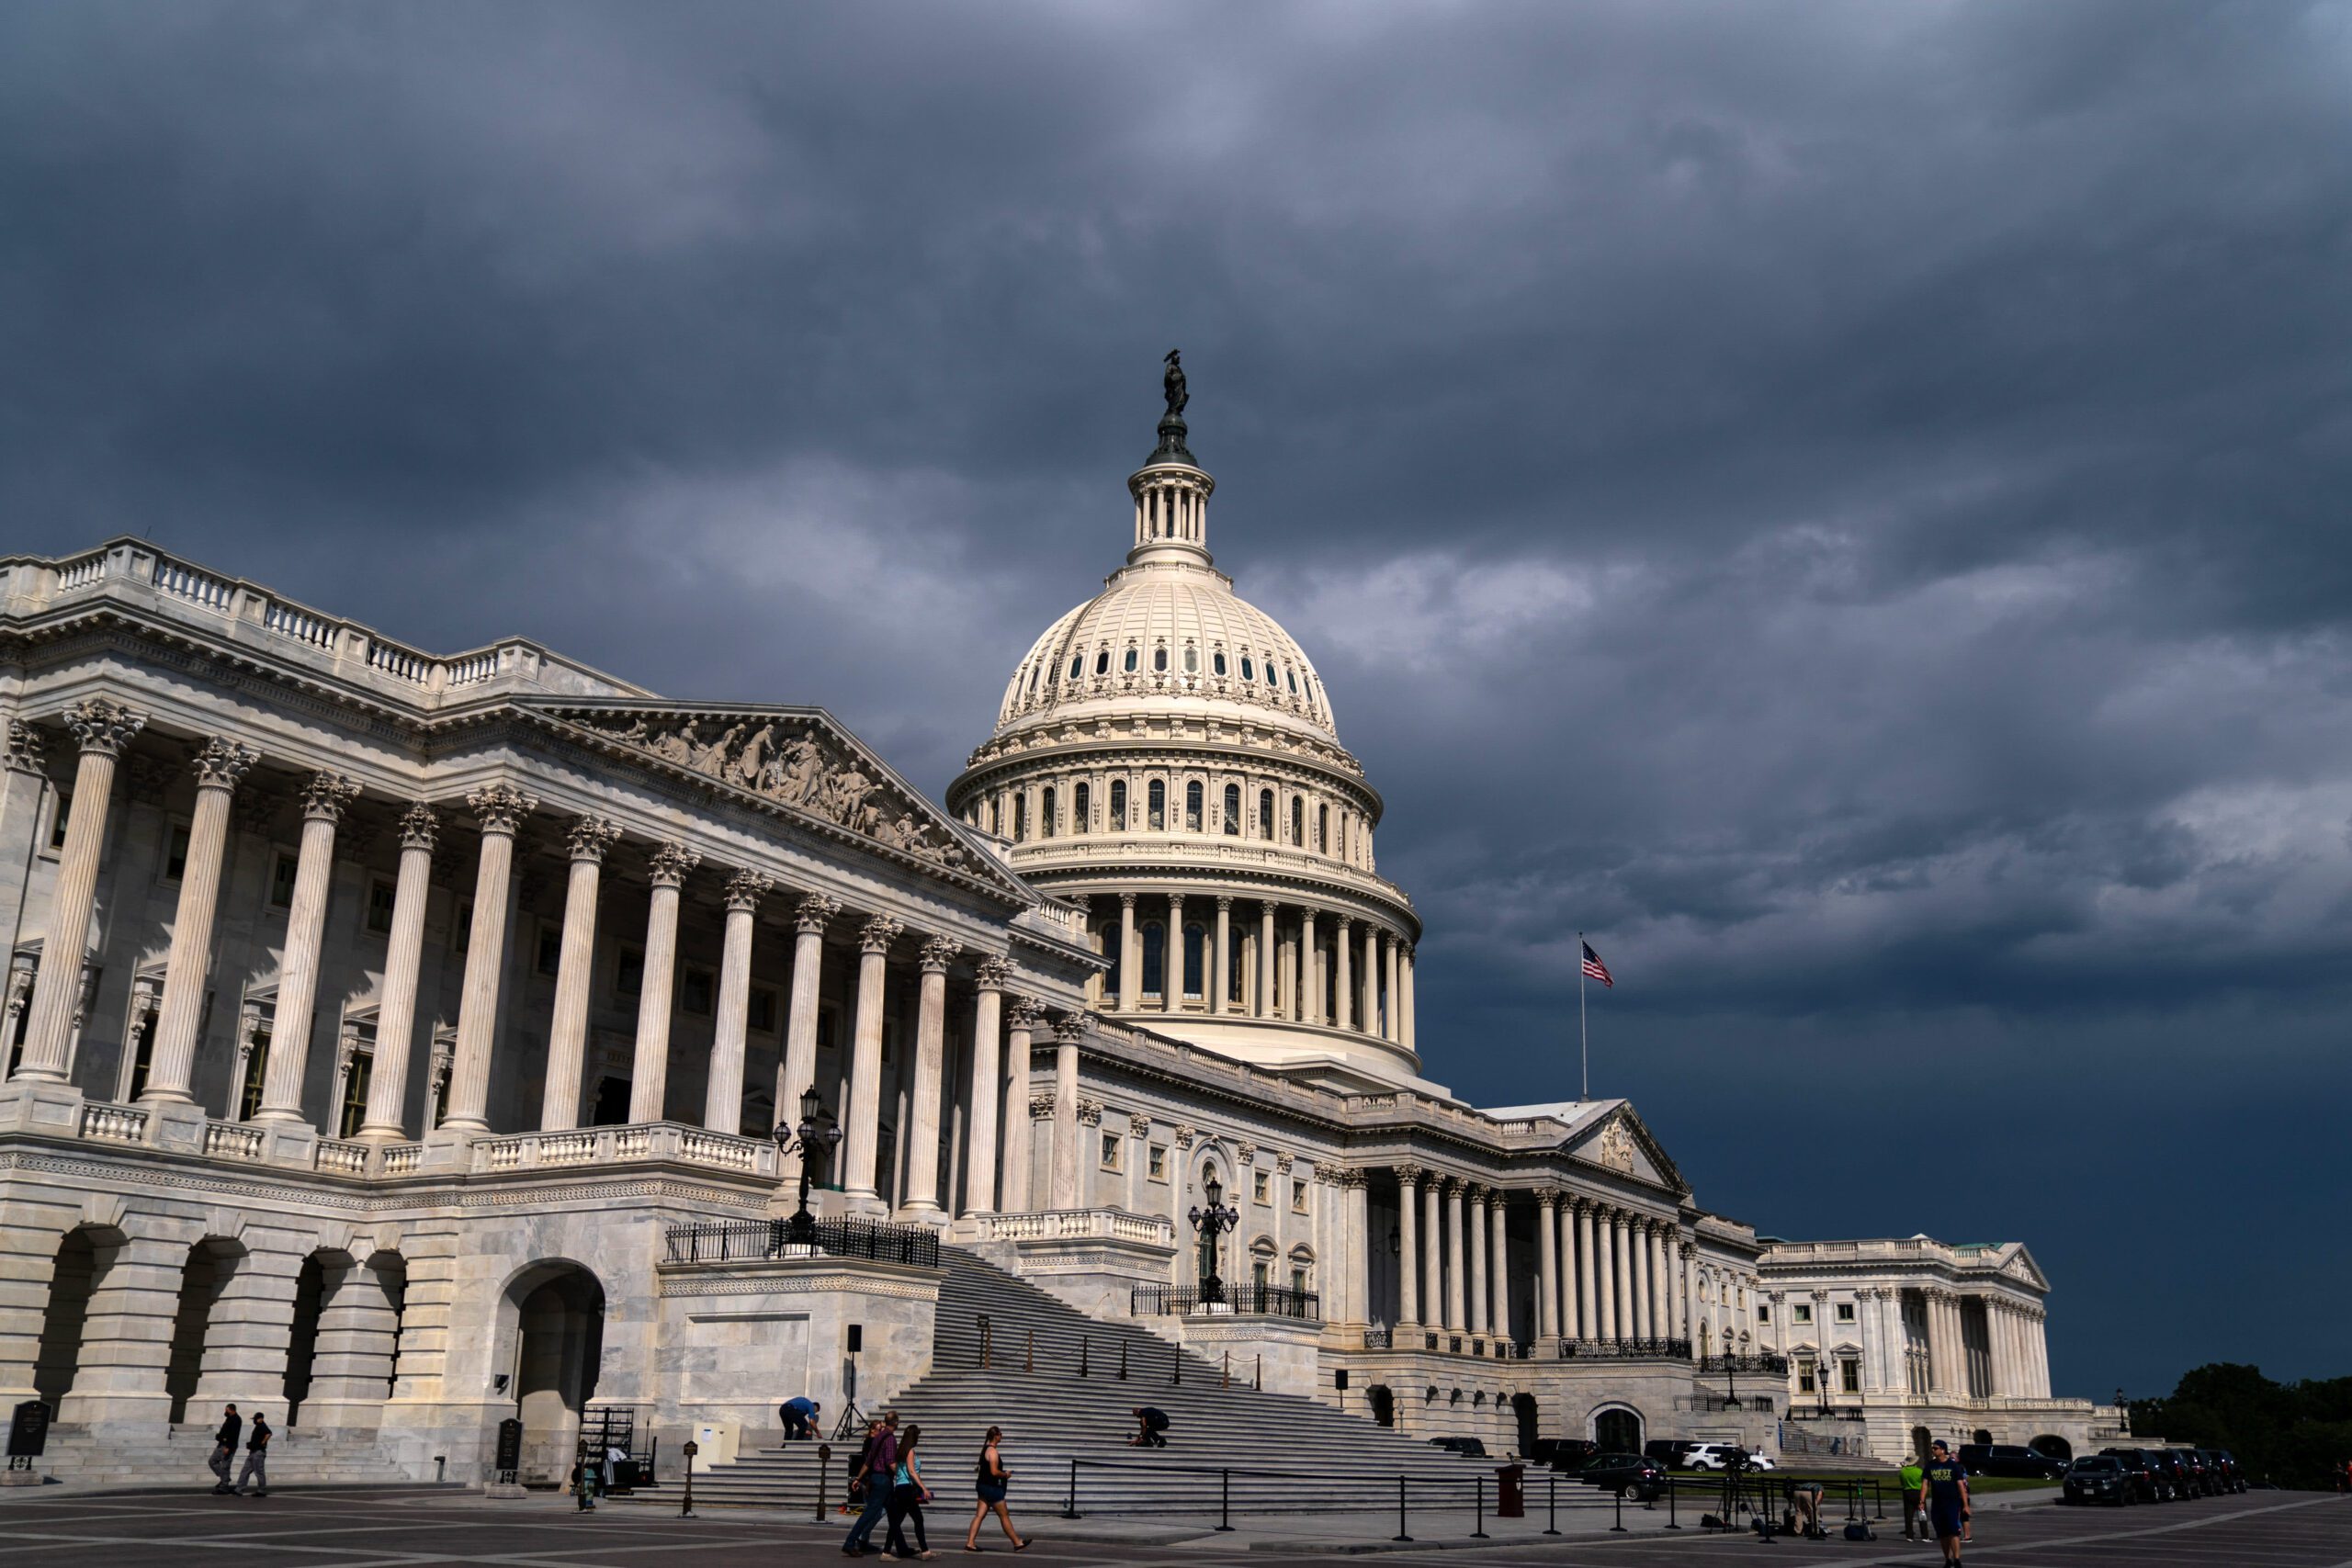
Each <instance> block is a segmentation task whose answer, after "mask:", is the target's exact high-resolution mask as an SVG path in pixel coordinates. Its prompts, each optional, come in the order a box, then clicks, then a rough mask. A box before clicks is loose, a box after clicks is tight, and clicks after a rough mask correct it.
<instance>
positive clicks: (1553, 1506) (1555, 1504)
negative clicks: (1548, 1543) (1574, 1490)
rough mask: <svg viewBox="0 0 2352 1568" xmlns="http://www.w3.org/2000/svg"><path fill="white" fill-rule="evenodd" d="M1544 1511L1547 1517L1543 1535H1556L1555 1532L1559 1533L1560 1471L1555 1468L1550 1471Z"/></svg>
mask: <svg viewBox="0 0 2352 1568" xmlns="http://www.w3.org/2000/svg"><path fill="white" fill-rule="evenodd" d="M1544 1511H1545V1514H1546V1516H1547V1519H1546V1523H1545V1527H1544V1534H1545V1535H1557V1534H1559V1533H1560V1472H1558V1471H1556V1470H1555V1471H1554V1472H1552V1477H1551V1490H1550V1496H1549V1498H1548V1500H1547V1501H1546V1502H1545V1504H1544Z"/></svg>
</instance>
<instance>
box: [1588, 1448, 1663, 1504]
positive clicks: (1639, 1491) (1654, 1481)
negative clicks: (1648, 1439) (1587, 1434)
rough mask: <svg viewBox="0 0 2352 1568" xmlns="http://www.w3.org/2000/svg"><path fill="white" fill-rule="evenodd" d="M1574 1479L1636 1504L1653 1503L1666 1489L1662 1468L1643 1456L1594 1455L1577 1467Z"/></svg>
mask: <svg viewBox="0 0 2352 1568" xmlns="http://www.w3.org/2000/svg"><path fill="white" fill-rule="evenodd" d="M1576 1477H1577V1480H1578V1481H1581V1482H1583V1483H1585V1484H1586V1485H1588V1486H1598V1487H1600V1489H1601V1490H1602V1491H1604V1492H1614V1493H1616V1494H1617V1495H1619V1496H1620V1497H1630V1498H1632V1499H1633V1500H1634V1502H1636V1503H1653V1502H1656V1501H1657V1495H1658V1494H1659V1493H1660V1492H1662V1491H1664V1490H1665V1489H1666V1467H1665V1466H1664V1465H1662V1464H1660V1463H1658V1462H1657V1461H1656V1460H1654V1459H1652V1458H1650V1457H1649V1456H1648V1455H1647V1454H1595V1455H1593V1456H1592V1458H1590V1459H1589V1460H1588V1461H1585V1462H1584V1464H1583V1465H1581V1466H1580V1467H1578V1469H1577V1472H1576Z"/></svg>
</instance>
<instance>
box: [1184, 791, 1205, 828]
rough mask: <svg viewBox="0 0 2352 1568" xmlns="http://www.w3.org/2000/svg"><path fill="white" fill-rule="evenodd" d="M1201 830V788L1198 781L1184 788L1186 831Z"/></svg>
mask: <svg viewBox="0 0 2352 1568" xmlns="http://www.w3.org/2000/svg"><path fill="white" fill-rule="evenodd" d="M1200 830H1201V786H1200V784H1199V783H1198V782H1197V781H1195V782H1193V783H1192V784H1186V785H1185V786H1184V831H1186V832H1187V833H1197V832H1199V831H1200Z"/></svg>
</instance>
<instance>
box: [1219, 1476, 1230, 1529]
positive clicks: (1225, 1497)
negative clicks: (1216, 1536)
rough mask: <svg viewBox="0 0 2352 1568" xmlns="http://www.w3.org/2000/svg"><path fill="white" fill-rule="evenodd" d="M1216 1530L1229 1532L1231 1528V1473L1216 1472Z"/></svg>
mask: <svg viewBox="0 0 2352 1568" xmlns="http://www.w3.org/2000/svg"><path fill="white" fill-rule="evenodd" d="M1216 1494H1217V1495H1216V1528H1217V1529H1221V1530H1229V1529H1232V1528H1233V1472H1231V1471H1229V1470H1220V1471H1218V1472H1216Z"/></svg>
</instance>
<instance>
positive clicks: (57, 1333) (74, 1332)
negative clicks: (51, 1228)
mask: <svg viewBox="0 0 2352 1568" xmlns="http://www.w3.org/2000/svg"><path fill="white" fill-rule="evenodd" d="M108 1246H109V1244H108V1243H107V1241H106V1240H105V1239H104V1237H103V1235H102V1234H101V1233H100V1232H98V1231H97V1230H96V1229H94V1228H93V1227H91V1226H89V1225H76V1226H75V1227H74V1229H72V1230H70V1231H68V1232H66V1233H65V1235H64V1237H63V1239H62V1240H61V1241H59V1242H58V1244H57V1261H56V1265H55V1268H54V1269H53V1270H52V1272H51V1275H50V1284H49V1302H48V1304H47V1305H46V1306H45V1307H44V1308H43V1309H42V1311H41V1320H40V1349H39V1350H38V1351H37V1352H35V1360H34V1363H33V1393H34V1394H35V1396H36V1397H38V1398H39V1399H40V1400H41V1402H42V1403H44V1404H47V1405H48V1406H49V1409H50V1414H51V1416H52V1417H53V1416H55V1415H56V1414H57V1412H58V1411H59V1410H60V1409H62V1407H63V1401H64V1399H65V1396H66V1395H67V1394H69V1393H73V1392H74V1379H75V1378H76V1377H77V1376H79V1375H80V1372H81V1368H82V1339H83V1335H84V1333H85V1330H86V1329H87V1327H88V1325H89V1317H90V1292H91V1291H92V1290H93V1289H94V1288H96V1284H97V1278H98V1273H99V1271H100V1269H102V1268H103V1267H104V1263H105V1258H104V1254H105V1251H106V1250H107V1247H108Z"/></svg>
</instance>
